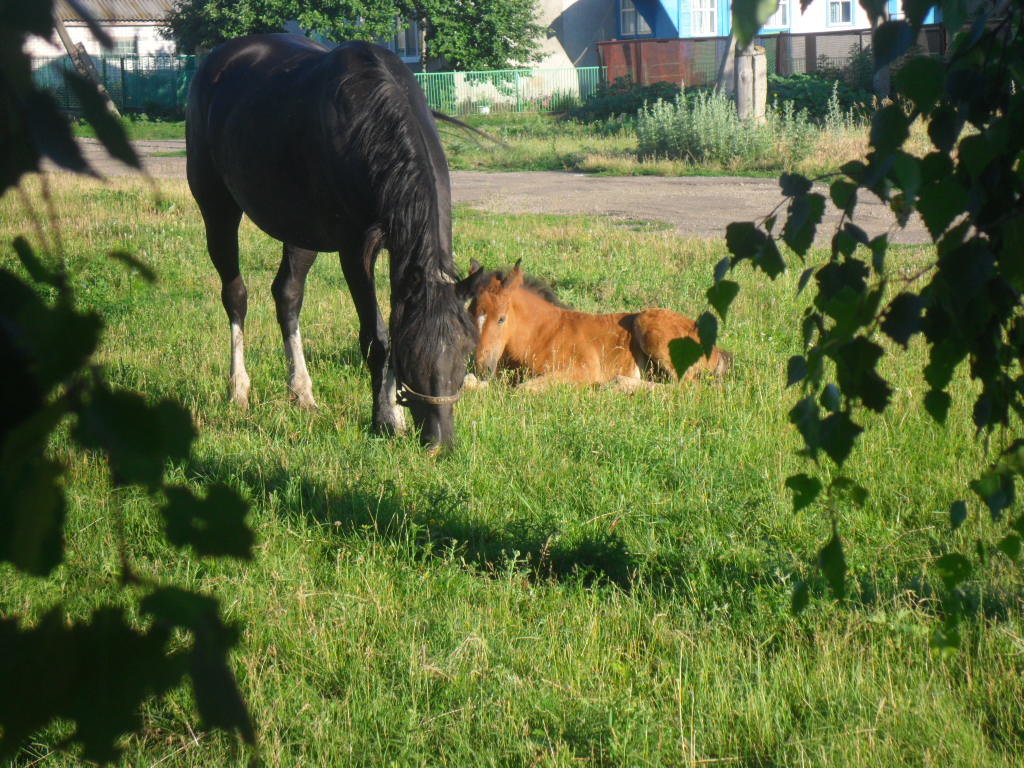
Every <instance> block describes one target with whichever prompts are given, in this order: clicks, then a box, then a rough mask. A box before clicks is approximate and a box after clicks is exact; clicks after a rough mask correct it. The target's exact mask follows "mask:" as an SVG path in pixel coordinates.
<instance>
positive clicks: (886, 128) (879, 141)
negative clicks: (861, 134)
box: [871, 104, 910, 153]
mask: <svg viewBox="0 0 1024 768" xmlns="http://www.w3.org/2000/svg"><path fill="white" fill-rule="evenodd" d="M909 135H910V128H909V124H908V123H907V116H906V115H905V114H903V108H902V107H900V106H899V105H898V104H890V105H889V106H887V107H882V108H881V109H880V110H878V111H877V112H875V114H874V116H873V117H872V118H871V146H872V147H874V148H875V149H876V150H878V152H880V153H889V152H895V151H896V150H897V149H899V148H900V147H902V146H903V142H904V141H906V140H907V137H908V136H909Z"/></svg>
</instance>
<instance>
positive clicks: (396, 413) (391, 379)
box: [381, 365, 405, 432]
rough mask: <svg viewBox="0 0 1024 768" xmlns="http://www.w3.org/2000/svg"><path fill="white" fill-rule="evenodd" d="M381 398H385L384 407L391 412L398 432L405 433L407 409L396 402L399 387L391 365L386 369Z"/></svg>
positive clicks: (392, 420) (392, 421)
mask: <svg viewBox="0 0 1024 768" xmlns="http://www.w3.org/2000/svg"><path fill="white" fill-rule="evenodd" d="M383 390H384V391H383V392H381V396H382V397H383V398H384V404H383V407H384V408H385V409H387V410H388V411H390V412H391V423H392V424H394V425H395V431H396V432H405V408H403V407H402V406H400V405H399V404H398V403H397V402H395V398H396V396H397V394H398V387H397V383H396V381H395V372H394V371H393V370H392V369H391V366H390V365H389V366H388V367H387V368H385V369H384V387H383Z"/></svg>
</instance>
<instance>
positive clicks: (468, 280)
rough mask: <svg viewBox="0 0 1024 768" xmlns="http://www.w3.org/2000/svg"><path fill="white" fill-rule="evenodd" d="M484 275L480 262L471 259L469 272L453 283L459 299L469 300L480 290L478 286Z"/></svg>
mask: <svg viewBox="0 0 1024 768" xmlns="http://www.w3.org/2000/svg"><path fill="white" fill-rule="evenodd" d="M485 277H486V275H485V273H484V268H483V267H482V266H481V265H480V262H479V261H477V260H476V259H473V260H471V261H470V263H469V274H468V275H466V277H464V278H463V279H462V280H459V282H457V283H456V284H455V295H456V296H458V297H459V299H460V300H461V301H469V300H470V299H472V298H473V297H475V296H476V294H477V293H479V292H480V286H481V284H482V283H483V281H484V278H485Z"/></svg>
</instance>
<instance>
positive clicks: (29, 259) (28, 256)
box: [12, 235, 63, 288]
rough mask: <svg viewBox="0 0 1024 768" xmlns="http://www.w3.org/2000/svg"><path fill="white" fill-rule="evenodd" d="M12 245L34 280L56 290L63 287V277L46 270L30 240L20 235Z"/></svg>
mask: <svg viewBox="0 0 1024 768" xmlns="http://www.w3.org/2000/svg"><path fill="white" fill-rule="evenodd" d="M12 245H13V246H14V252H15V253H16V254H18V260H19V261H20V262H21V264H22V266H23V267H25V271H26V272H28V274H29V276H30V277H31V278H32V279H33V280H35V281H36V282H37V283H43V284H44V285H50V286H53V287H54V288H56V287H58V286H59V285H61V283H62V282H63V280H62V278H61V276H60V275H58V274H57V273H55V272H51V271H50V270H49V269H47V268H46V266H45V265H44V264H43V262H42V261H40V260H39V257H38V256H36V252H35V250H34V249H33V248H32V246H31V245H30V244H29V242H28V240H26V239H25V238H24V237H22V236H21V235H18V236H17V237H16V238H14V241H13V242H12Z"/></svg>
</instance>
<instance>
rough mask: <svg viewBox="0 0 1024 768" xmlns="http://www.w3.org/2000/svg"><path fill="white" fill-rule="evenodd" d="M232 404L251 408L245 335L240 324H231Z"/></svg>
mask: <svg viewBox="0 0 1024 768" xmlns="http://www.w3.org/2000/svg"><path fill="white" fill-rule="evenodd" d="M229 386H230V389H231V392H230V396H231V402H233V403H235V404H237V405H238V406H240V407H242V408H248V407H249V374H248V372H247V371H246V370H245V334H244V333H243V332H242V326H241V325H239V324H238V323H232V324H231V381H230V384H229Z"/></svg>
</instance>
